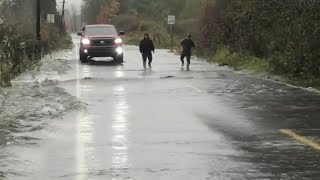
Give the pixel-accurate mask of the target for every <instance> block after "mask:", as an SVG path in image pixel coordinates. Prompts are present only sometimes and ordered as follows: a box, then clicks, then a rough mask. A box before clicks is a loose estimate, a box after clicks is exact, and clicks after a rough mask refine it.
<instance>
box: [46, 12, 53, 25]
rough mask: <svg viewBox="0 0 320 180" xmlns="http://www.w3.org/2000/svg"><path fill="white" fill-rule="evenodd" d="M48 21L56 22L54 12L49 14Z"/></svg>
mask: <svg viewBox="0 0 320 180" xmlns="http://www.w3.org/2000/svg"><path fill="white" fill-rule="evenodd" d="M47 21H48V23H51V24H54V14H48V15H47Z"/></svg>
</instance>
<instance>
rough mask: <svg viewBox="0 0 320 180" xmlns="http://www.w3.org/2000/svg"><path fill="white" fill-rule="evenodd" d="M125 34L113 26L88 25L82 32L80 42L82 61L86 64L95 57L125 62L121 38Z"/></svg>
mask: <svg viewBox="0 0 320 180" xmlns="http://www.w3.org/2000/svg"><path fill="white" fill-rule="evenodd" d="M121 35H124V32H122V31H120V32H119V33H118V31H117V30H116V28H115V27H114V26H113V25H109V24H95V25H87V26H86V27H84V28H83V31H82V32H79V33H78V36H81V40H80V50H79V55H80V61H81V62H82V63H85V62H87V61H88V59H89V58H93V57H112V58H113V60H114V62H116V63H122V62H123V47H122V45H123V43H122V39H121V38H120V36H121Z"/></svg>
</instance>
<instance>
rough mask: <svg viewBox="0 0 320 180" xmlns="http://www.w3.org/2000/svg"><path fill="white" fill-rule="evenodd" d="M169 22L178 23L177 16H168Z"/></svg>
mask: <svg viewBox="0 0 320 180" xmlns="http://www.w3.org/2000/svg"><path fill="white" fill-rule="evenodd" d="M168 24H176V16H174V15H169V16H168Z"/></svg>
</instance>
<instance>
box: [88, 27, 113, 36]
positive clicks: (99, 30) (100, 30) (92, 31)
mask: <svg viewBox="0 0 320 180" xmlns="http://www.w3.org/2000/svg"><path fill="white" fill-rule="evenodd" d="M86 34H87V35H115V34H117V31H116V29H115V27H113V26H97V27H87V28H86Z"/></svg>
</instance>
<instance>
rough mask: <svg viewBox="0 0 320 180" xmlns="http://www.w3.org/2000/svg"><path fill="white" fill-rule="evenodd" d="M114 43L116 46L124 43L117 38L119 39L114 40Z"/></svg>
mask: <svg viewBox="0 0 320 180" xmlns="http://www.w3.org/2000/svg"><path fill="white" fill-rule="evenodd" d="M114 42H115V43H116V44H121V43H122V39H121V38H117V39H115V40H114Z"/></svg>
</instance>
